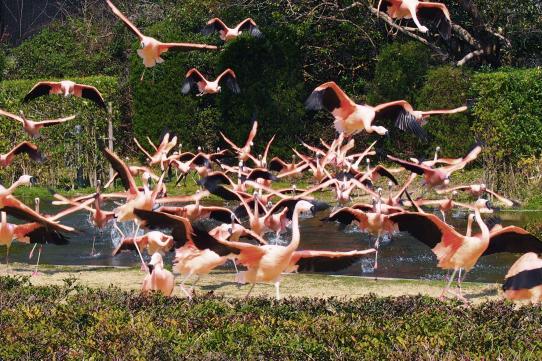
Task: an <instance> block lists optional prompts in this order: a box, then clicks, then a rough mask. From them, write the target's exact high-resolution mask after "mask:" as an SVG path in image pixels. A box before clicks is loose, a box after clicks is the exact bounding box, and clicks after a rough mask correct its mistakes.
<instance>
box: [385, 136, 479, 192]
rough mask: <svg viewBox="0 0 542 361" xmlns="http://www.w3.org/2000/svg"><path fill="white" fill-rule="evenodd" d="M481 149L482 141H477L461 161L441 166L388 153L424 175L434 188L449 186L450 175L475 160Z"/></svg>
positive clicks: (404, 165)
mask: <svg viewBox="0 0 542 361" xmlns="http://www.w3.org/2000/svg"><path fill="white" fill-rule="evenodd" d="M481 151H482V145H481V144H480V143H476V144H475V145H474V146H473V147H472V149H471V150H470V151H469V152H468V153H467V155H465V156H464V157H463V158H460V161H458V162H456V163H455V164H450V165H447V166H443V167H440V168H432V167H429V166H426V165H423V164H419V163H413V162H409V161H406V160H402V159H399V158H395V157H392V156H391V155H388V159H389V160H391V161H392V162H395V163H397V164H399V165H400V166H401V167H403V168H405V169H406V170H409V171H411V172H412V173H416V174H418V175H421V176H423V180H424V183H425V185H427V186H428V187H430V188H434V187H443V186H447V185H448V184H449V183H450V176H451V175H452V173H453V172H456V171H458V170H461V169H463V168H465V166H466V165H467V164H468V163H470V162H472V161H474V160H475V159H476V158H477V157H478V155H479V154H480V152H481Z"/></svg>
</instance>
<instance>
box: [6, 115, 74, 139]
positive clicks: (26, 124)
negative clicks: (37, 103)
mask: <svg viewBox="0 0 542 361" xmlns="http://www.w3.org/2000/svg"><path fill="white" fill-rule="evenodd" d="M0 115H3V116H5V117H7V118H10V119H13V120H16V121H18V122H20V123H21V124H22V125H23V129H24V131H25V132H26V133H27V134H28V135H30V136H31V137H33V138H36V137H38V136H39V135H40V130H41V128H43V127H50V126H53V125H57V124H62V123H64V122H67V121H68V120H73V119H75V115H72V116H69V117H66V118H59V119H54V120H42V121H41V122H36V121H33V120H30V119H27V118H26V117H25V116H24V113H23V112H21V116H18V115H15V114H11V113H8V112H6V111H4V110H2V109H0Z"/></svg>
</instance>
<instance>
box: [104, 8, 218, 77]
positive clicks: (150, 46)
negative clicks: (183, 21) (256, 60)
mask: <svg viewBox="0 0 542 361" xmlns="http://www.w3.org/2000/svg"><path fill="white" fill-rule="evenodd" d="M106 2H107V5H109V7H110V8H111V10H112V11H113V13H114V14H115V15H116V16H117V17H118V18H119V19H120V20H121V21H122V22H123V23H124V25H126V27H127V28H128V29H130V31H131V32H132V33H134V34H135V35H136V36H137V37H138V38H139V41H140V46H141V48H140V49H138V50H137V55H138V56H139V57H140V58H141V59H143V65H145V68H152V67H154V66H155V65H156V63H163V62H164V59H162V58H161V57H160V55H161V54H162V53H165V52H166V51H168V50H169V49H170V48H174V49H184V50H216V49H217V47H216V46H214V45H206V44H192V43H162V42H160V41H158V40H156V39H154V38H151V37H150V36H145V35H143V33H142V32H141V31H139V29H138V28H136V26H135V25H134V24H132V22H131V21H130V20H128V18H127V17H126V16H125V15H124V14H123V13H121V12H120V10H119V9H117V7H116V6H115V5H113V3H112V2H111V1H109V0H106ZM143 74H144V73H143ZM141 79H142V80H143V75H142V76H141Z"/></svg>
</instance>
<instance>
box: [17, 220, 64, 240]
mask: <svg viewBox="0 0 542 361" xmlns="http://www.w3.org/2000/svg"><path fill="white" fill-rule="evenodd" d="M14 234H15V235H16V237H17V238H18V239H19V240H21V238H23V239H25V241H26V240H28V242H29V243H39V244H55V245H57V246H63V245H67V244H69V243H70V241H69V238H68V237H66V236H65V235H63V234H62V233H60V232H58V231H56V230H54V229H51V228H49V227H46V226H42V225H37V224H36V223H27V224H20V225H17V226H15V230H14ZM21 241H22V240H21ZM25 241H22V242H24V243H26V242H25Z"/></svg>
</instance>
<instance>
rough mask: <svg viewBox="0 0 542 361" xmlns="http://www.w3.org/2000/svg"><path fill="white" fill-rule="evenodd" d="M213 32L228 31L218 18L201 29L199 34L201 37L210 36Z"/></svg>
mask: <svg viewBox="0 0 542 361" xmlns="http://www.w3.org/2000/svg"><path fill="white" fill-rule="evenodd" d="M215 31H219V32H220V31H223V32H225V33H226V32H227V31H228V27H227V26H226V24H224V22H223V21H222V20H220V19H219V18H213V19H211V20H209V21H208V22H207V24H206V25H205V27H204V28H203V29H201V33H202V34H203V35H211V34H212V33H214V32H215Z"/></svg>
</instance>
